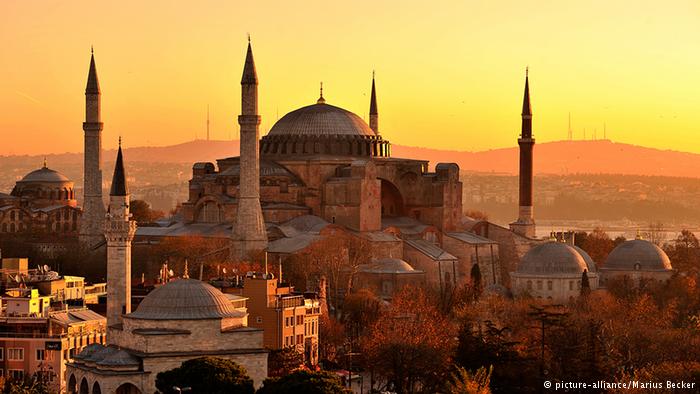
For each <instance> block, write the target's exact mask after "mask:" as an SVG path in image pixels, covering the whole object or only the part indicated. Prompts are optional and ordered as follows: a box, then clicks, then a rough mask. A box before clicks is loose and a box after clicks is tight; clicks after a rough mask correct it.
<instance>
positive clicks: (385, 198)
mask: <svg viewBox="0 0 700 394" xmlns="http://www.w3.org/2000/svg"><path fill="white" fill-rule="evenodd" d="M380 179H381V178H380ZM381 181H382V216H404V215H405V212H404V207H403V197H402V196H401V192H400V191H399V189H398V188H397V187H396V186H395V185H394V184H393V183H391V182H389V181H387V180H385V179H381Z"/></svg>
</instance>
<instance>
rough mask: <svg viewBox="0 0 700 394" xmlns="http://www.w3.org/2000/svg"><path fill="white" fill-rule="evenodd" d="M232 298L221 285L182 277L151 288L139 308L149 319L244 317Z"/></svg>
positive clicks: (136, 314) (137, 313)
mask: <svg viewBox="0 0 700 394" xmlns="http://www.w3.org/2000/svg"><path fill="white" fill-rule="evenodd" d="M240 316H241V312H239V311H237V310H236V309H235V308H234V307H233V305H232V304H231V301H230V300H229V299H228V298H227V297H226V296H225V295H224V293H222V292H221V291H219V290H218V289H217V288H215V287H213V286H211V285H210V284H208V283H204V282H202V281H199V280H195V279H178V280H174V281H171V282H168V283H166V284H165V285H163V286H160V287H158V288H156V289H155V290H153V291H152V292H150V293H149V294H148V295H147V296H146V297H145V298H144V299H143V301H141V304H139V306H138V308H137V309H136V311H135V312H133V313H130V314H128V315H127V317H129V318H133V319H146V320H200V319H221V318H225V317H240Z"/></svg>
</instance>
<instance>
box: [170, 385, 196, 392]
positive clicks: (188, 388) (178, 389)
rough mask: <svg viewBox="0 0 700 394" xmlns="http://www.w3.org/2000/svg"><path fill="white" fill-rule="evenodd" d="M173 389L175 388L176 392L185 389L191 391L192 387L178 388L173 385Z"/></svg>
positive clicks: (184, 390)
mask: <svg viewBox="0 0 700 394" xmlns="http://www.w3.org/2000/svg"><path fill="white" fill-rule="evenodd" d="M173 390H175V391H176V392H178V393H184V392H186V391H192V387H183V388H180V387H177V386H173Z"/></svg>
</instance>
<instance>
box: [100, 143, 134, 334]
mask: <svg viewBox="0 0 700 394" xmlns="http://www.w3.org/2000/svg"><path fill="white" fill-rule="evenodd" d="M106 217H107V219H106V221H105V224H104V235H105V238H106V240H107V326H112V325H115V324H118V323H121V316H122V314H125V313H131V240H133V239H134V234H135V233H136V222H135V221H134V220H131V214H130V213H129V189H128V188H127V186H126V172H125V171H124V161H123V159H122V144H121V138H120V139H119V151H118V152H117V162H116V164H115V165H114V176H113V177H112V188H111V189H110V192H109V208H108V210H107V216H106Z"/></svg>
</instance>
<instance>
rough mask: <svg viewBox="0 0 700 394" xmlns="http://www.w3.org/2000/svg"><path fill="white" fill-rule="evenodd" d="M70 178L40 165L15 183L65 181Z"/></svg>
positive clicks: (68, 180)
mask: <svg viewBox="0 0 700 394" xmlns="http://www.w3.org/2000/svg"><path fill="white" fill-rule="evenodd" d="M67 182H70V179H68V177H66V176H65V175H63V174H61V173H60V172H58V171H56V170H52V169H50V168H48V167H42V168H40V169H38V170H34V171H32V172H30V173H29V174H27V175H25V176H24V178H22V179H21V180H20V181H17V183H67Z"/></svg>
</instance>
